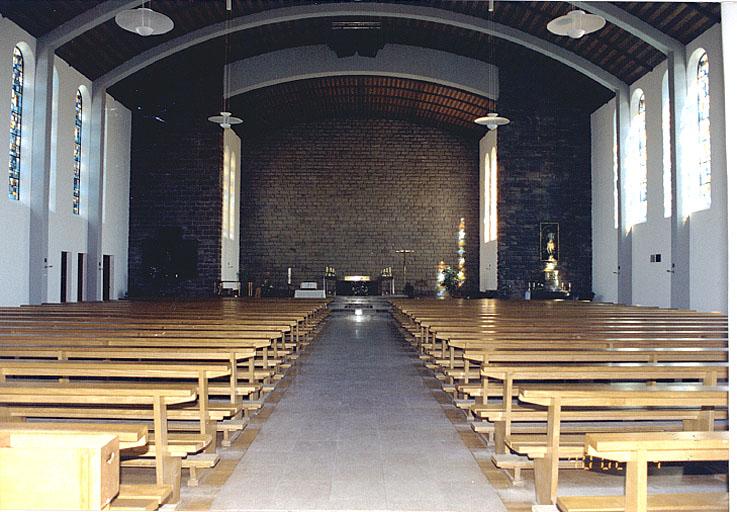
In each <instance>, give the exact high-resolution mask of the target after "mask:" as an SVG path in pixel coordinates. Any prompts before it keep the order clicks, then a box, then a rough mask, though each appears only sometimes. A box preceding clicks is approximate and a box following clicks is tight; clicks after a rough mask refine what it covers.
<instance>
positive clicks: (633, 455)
mask: <svg viewBox="0 0 737 512" xmlns="http://www.w3.org/2000/svg"><path fill="white" fill-rule="evenodd" d="M728 436H729V433H728V432H662V433H655V432H638V433H626V434H622V433H616V434H587V435H586V439H585V444H586V453H587V454H588V455H591V456H593V457H599V458H602V459H607V460H613V461H617V462H623V463H626V465H627V467H626V473H625V495H624V496H567V497H563V496H561V497H559V498H558V507H559V508H560V509H561V510H562V511H563V512H597V511H602V510H605V511H610V512H620V511H624V512H646V511H655V510H658V511H660V510H668V511H686V510H687V511H693V510H709V511H714V510H724V511H726V510H727V509H728V505H729V499H728V495H727V494H726V493H688V494H686V493H678V494H655V495H651V496H650V497H648V495H647V465H648V462H670V461H724V460H728V459H729V438H728Z"/></svg>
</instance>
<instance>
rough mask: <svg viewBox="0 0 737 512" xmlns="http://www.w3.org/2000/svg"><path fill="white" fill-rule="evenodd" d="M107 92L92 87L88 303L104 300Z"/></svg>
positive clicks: (88, 208)
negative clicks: (103, 212)
mask: <svg viewBox="0 0 737 512" xmlns="http://www.w3.org/2000/svg"><path fill="white" fill-rule="evenodd" d="M106 103H107V91H106V90H105V89H104V88H100V87H97V86H96V85H95V84H94V83H93V84H92V115H91V116H90V135H91V137H90V159H89V164H90V165H89V174H88V177H89V182H88V189H87V190H88V194H89V195H88V203H87V205H88V206H87V262H86V265H87V283H86V288H87V300H90V301H92V300H100V299H102V207H103V205H102V188H103V183H104V181H103V179H102V173H103V169H104V166H103V164H104V156H105V106H106Z"/></svg>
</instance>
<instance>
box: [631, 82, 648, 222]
mask: <svg viewBox="0 0 737 512" xmlns="http://www.w3.org/2000/svg"><path fill="white" fill-rule="evenodd" d="M632 124H633V128H634V130H635V132H634V133H635V137H636V139H635V144H636V145H637V182H636V186H637V197H636V200H635V212H636V215H635V219H634V221H635V222H634V223H638V222H645V221H646V220H647V130H646V127H645V94H644V93H642V92H640V94H639V98H637V111H636V113H635V118H634V119H633V123H632Z"/></svg>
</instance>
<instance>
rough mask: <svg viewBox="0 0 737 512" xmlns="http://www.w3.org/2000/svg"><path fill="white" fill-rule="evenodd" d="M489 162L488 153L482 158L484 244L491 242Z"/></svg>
mask: <svg viewBox="0 0 737 512" xmlns="http://www.w3.org/2000/svg"><path fill="white" fill-rule="evenodd" d="M490 189H491V162H490V160H489V153H486V156H485V157H484V243H489V242H491V218H490V216H491V193H490Z"/></svg>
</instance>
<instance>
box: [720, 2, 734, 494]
mask: <svg viewBox="0 0 737 512" xmlns="http://www.w3.org/2000/svg"><path fill="white" fill-rule="evenodd" d="M722 48H723V52H724V54H723V60H724V63H723V66H724V114H725V115H724V117H725V138H726V140H725V142H726V150H727V194H728V195H727V197H728V199H727V212H728V213H727V215H728V236H729V259H728V262H729V263H728V274H729V278H728V279H729V296H728V301H729V350H730V352H733V351H734V350H737V343H735V333H737V2H723V3H722ZM729 374H730V375H733V376H734V375H737V358H734V357H731V358H730V359H729ZM736 393H737V381H736V380H735V379H734V378H733V379H731V380H730V386H729V413H730V418H732V419H734V418H737V395H736ZM730 423H731V422H730ZM729 451H730V454H729V485H730V488H731V489H737V487H735V486H737V446H736V445H735V443H729Z"/></svg>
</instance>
